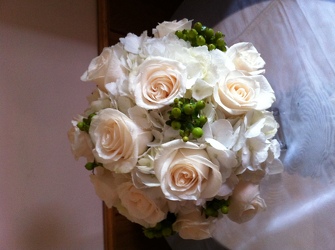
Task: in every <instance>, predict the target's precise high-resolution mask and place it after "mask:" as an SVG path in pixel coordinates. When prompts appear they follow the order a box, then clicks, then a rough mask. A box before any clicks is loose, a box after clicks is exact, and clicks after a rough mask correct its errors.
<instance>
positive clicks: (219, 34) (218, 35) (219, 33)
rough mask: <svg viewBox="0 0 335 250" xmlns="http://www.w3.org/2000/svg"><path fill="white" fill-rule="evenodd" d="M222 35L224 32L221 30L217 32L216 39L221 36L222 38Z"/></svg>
mask: <svg viewBox="0 0 335 250" xmlns="http://www.w3.org/2000/svg"><path fill="white" fill-rule="evenodd" d="M221 37H223V34H222V32H221V31H217V32H215V39H219V38H221Z"/></svg>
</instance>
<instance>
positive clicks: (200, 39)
mask: <svg viewBox="0 0 335 250" xmlns="http://www.w3.org/2000/svg"><path fill="white" fill-rule="evenodd" d="M175 34H176V36H177V37H178V38H179V39H183V40H185V41H188V42H190V43H191V45H192V46H193V47H197V46H203V45H207V47H208V50H214V49H219V50H221V51H226V50H227V47H226V42H225V40H224V34H222V32H220V31H217V32H215V31H214V30H213V29H212V28H208V27H206V26H204V25H202V23H200V22H196V23H195V24H194V25H193V27H192V29H190V30H186V29H184V30H177V31H176V32H175Z"/></svg>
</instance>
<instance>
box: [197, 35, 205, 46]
mask: <svg viewBox="0 0 335 250" xmlns="http://www.w3.org/2000/svg"><path fill="white" fill-rule="evenodd" d="M196 41H197V45H198V46H203V45H205V44H206V39H205V38H204V37H203V36H202V35H200V36H198V37H197V39H196Z"/></svg>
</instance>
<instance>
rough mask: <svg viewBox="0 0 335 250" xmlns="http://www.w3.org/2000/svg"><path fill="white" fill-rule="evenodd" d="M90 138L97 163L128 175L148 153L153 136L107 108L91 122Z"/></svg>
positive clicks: (119, 113) (122, 115) (121, 114)
mask: <svg viewBox="0 0 335 250" xmlns="http://www.w3.org/2000/svg"><path fill="white" fill-rule="evenodd" d="M89 134H90V136H91V138H92V141H93V143H94V145H95V148H94V150H93V153H94V156H95V158H96V160H97V161H98V162H100V163H103V164H104V166H105V167H106V168H107V169H109V170H112V171H116V172H123V173H127V172H130V171H131V170H132V168H133V167H134V166H135V165H136V162H137V159H138V156H139V155H140V154H142V153H144V152H145V150H146V149H147V144H148V143H149V142H150V141H151V139H152V135H151V133H149V132H146V131H143V130H142V129H141V128H140V127H139V126H138V125H136V124H135V123H134V122H133V121H132V120H130V119H129V118H128V117H127V116H126V115H125V114H123V113H121V112H120V111H118V110H115V109H111V108H106V109H104V110H101V111H100V112H98V113H97V115H95V116H94V117H93V119H92V122H91V126H90V130H89Z"/></svg>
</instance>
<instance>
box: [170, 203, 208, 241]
mask: <svg viewBox="0 0 335 250" xmlns="http://www.w3.org/2000/svg"><path fill="white" fill-rule="evenodd" d="M212 222H213V219H211V218H208V219H206V217H205V215H204V214H202V213H201V212H200V211H199V210H197V209H195V210H193V211H192V212H189V213H179V214H178V217H177V220H176V222H175V223H174V224H173V230H174V231H176V232H178V233H179V235H180V237H181V238H183V239H191V240H203V239H207V238H210V237H211V236H212V235H211V231H212V230H211V225H212Z"/></svg>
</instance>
